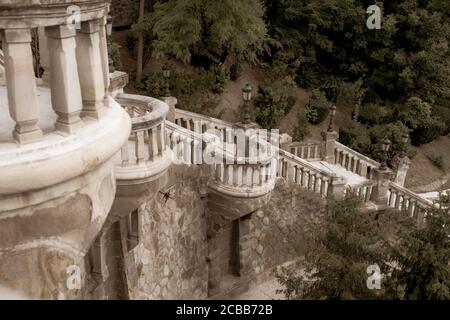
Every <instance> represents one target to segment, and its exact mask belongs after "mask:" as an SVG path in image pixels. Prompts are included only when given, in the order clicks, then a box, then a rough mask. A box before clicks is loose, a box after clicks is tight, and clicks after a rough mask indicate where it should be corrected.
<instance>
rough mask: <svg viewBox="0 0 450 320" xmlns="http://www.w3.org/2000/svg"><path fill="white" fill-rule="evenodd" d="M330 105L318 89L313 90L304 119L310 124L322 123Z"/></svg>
mask: <svg viewBox="0 0 450 320" xmlns="http://www.w3.org/2000/svg"><path fill="white" fill-rule="evenodd" d="M329 111H330V104H329V102H328V100H327V99H326V97H325V95H324V94H323V93H322V92H321V91H320V90H318V89H314V90H313V93H312V96H311V99H309V103H308V105H307V106H306V117H307V118H308V121H309V122H310V123H312V124H319V123H322V122H323V121H324V120H325V119H326V118H327V116H328V112H329Z"/></svg>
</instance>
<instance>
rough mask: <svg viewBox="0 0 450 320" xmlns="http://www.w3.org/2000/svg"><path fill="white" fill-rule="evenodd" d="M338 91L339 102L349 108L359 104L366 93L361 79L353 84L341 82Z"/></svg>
mask: <svg viewBox="0 0 450 320" xmlns="http://www.w3.org/2000/svg"><path fill="white" fill-rule="evenodd" d="M338 90H339V97H338V99H339V102H340V103H343V104H346V105H350V106H353V105H354V104H355V103H359V102H360V101H361V100H362V99H363V98H364V95H365V93H366V89H364V88H363V80H362V79H359V80H358V81H355V82H342V83H341V84H340V85H339V88H338Z"/></svg>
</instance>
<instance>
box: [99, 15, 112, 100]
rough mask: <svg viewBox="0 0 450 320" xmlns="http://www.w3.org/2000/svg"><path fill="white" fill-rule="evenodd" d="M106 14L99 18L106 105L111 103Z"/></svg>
mask: <svg viewBox="0 0 450 320" xmlns="http://www.w3.org/2000/svg"><path fill="white" fill-rule="evenodd" d="M106 23H107V17H106V15H105V16H104V17H103V18H101V19H100V20H99V26H100V33H99V35H100V53H101V55H102V70H103V82H104V84H105V105H108V104H109V101H108V89H109V85H110V82H111V81H110V76H109V57H108V35H107V33H106Z"/></svg>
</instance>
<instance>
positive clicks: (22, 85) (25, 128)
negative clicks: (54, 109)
mask: <svg viewBox="0 0 450 320" xmlns="http://www.w3.org/2000/svg"><path fill="white" fill-rule="evenodd" d="M2 43H3V53H4V57H5V75H6V85H7V92H8V105H9V113H10V116H11V118H12V119H13V120H14V121H15V122H16V126H15V128H14V131H13V138H14V140H15V141H16V142H18V143H20V144H26V143H30V142H34V141H36V140H38V139H40V138H41V137H42V131H41V129H40V128H39V126H38V121H39V111H38V102H37V95H36V80H35V75H34V69H33V55H32V52H31V32H30V30H29V29H6V30H3V32H2Z"/></svg>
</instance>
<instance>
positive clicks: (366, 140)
mask: <svg viewBox="0 0 450 320" xmlns="http://www.w3.org/2000/svg"><path fill="white" fill-rule="evenodd" d="M339 141H340V142H341V143H343V144H345V145H346V146H348V147H350V148H352V149H355V150H357V151H359V152H361V153H364V152H366V151H367V150H368V149H369V146H370V145H371V140H370V136H369V132H368V130H367V128H366V126H364V125H362V124H360V123H358V122H350V123H348V124H347V125H345V126H342V127H340V128H339Z"/></svg>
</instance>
